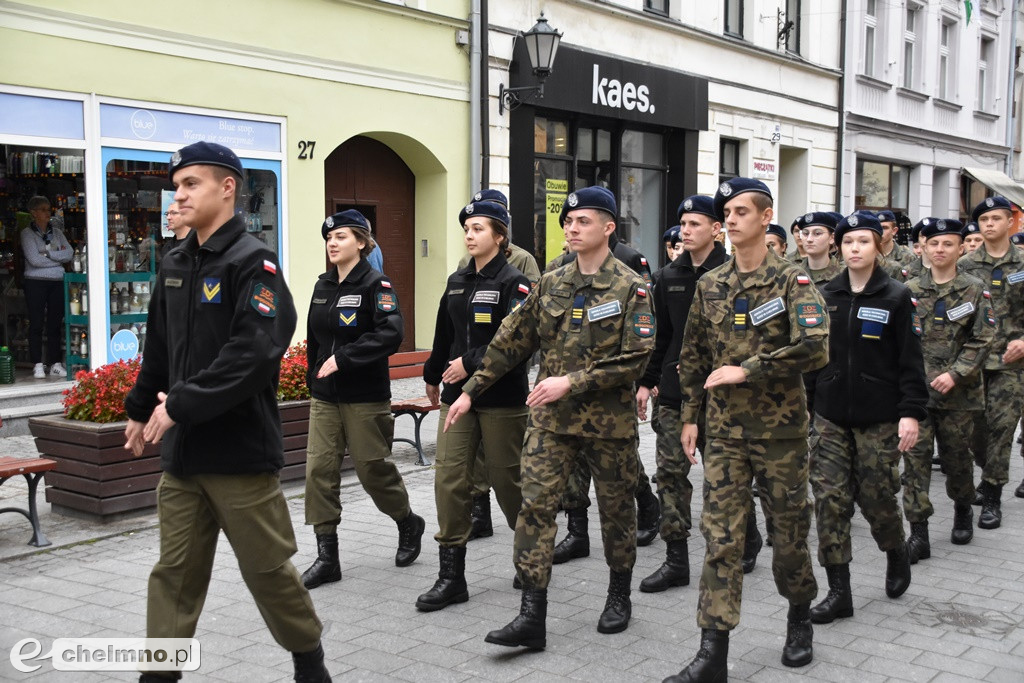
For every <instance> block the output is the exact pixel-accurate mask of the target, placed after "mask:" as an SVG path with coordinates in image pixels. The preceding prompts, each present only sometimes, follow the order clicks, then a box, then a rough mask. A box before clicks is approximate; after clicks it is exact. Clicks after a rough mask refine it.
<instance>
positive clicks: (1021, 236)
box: [1010, 232, 1024, 246]
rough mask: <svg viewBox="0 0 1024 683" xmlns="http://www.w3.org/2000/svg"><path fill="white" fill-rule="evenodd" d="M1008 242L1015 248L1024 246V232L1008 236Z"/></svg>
mask: <svg viewBox="0 0 1024 683" xmlns="http://www.w3.org/2000/svg"><path fill="white" fill-rule="evenodd" d="M1010 242H1011V243H1012V244H1016V245H1017V246H1020V245H1022V244H1024V232H1015V233H1013V234H1012V235H1010Z"/></svg>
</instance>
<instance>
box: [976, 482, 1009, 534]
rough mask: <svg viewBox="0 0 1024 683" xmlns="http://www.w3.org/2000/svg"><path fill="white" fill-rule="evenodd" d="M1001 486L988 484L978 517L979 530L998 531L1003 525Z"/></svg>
mask: <svg viewBox="0 0 1024 683" xmlns="http://www.w3.org/2000/svg"><path fill="white" fill-rule="evenodd" d="M1002 497H1003V486H1002V484H1000V485H999V486H996V485H995V484H989V485H988V487H986V489H985V499H984V500H983V501H982V502H981V514H980V515H978V528H979V529H998V528H999V525H1000V524H1002V523H1003V512H1002V510H1001V509H1000V507H1001V505H1002V501H1001V498H1002Z"/></svg>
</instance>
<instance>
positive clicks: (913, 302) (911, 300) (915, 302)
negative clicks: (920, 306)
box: [910, 297, 917, 307]
mask: <svg viewBox="0 0 1024 683" xmlns="http://www.w3.org/2000/svg"><path fill="white" fill-rule="evenodd" d="M910 303H912V304H914V306H915V307H916V306H917V299H915V298H914V297H910Z"/></svg>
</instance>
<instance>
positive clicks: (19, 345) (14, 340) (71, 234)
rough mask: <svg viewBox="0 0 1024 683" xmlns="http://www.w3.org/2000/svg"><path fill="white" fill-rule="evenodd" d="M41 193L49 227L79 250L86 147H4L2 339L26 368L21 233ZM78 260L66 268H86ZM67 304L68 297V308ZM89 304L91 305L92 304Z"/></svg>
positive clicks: (0, 163) (0, 185) (0, 151)
mask: <svg viewBox="0 0 1024 683" xmlns="http://www.w3.org/2000/svg"><path fill="white" fill-rule="evenodd" d="M37 195H38V196H43V197H46V198H47V199H48V200H49V201H50V210H51V214H52V215H51V217H50V219H49V225H50V226H52V227H54V228H57V229H59V230H60V231H61V232H63V233H64V235H65V237H67V240H68V242H69V243H70V245H71V246H72V247H73V248H75V249H78V250H81V249H82V247H83V246H84V244H85V237H86V229H85V226H86V222H85V151H84V150H81V149H63V148H53V147H46V148H40V147H29V146H18V145H2V146H0V337H2V340H0V343H2V344H3V345H4V346H7V347H9V348H10V350H11V353H12V355H13V357H14V360H15V363H16V364H17V365H19V366H22V367H31V363H30V359H29V354H28V310H27V307H26V305H25V296H24V292H23V290H22V284H23V279H24V273H25V258H24V252H23V249H22V246H21V232H22V230H25V229H29V228H30V226H31V224H32V215H31V214H30V213H29V212H28V201H29V200H30V199H31V198H32V197H35V196H37ZM76 262H77V264H78V265H77V266H73V265H72V264H71V263H69V264H68V266H67V268H68V269H72V268H74V267H77V268H78V269H81V268H82V262H81V255H80V254H79V256H78V258H77V259H76ZM68 303H69V302H68V300H65V306H67V305H68ZM85 305H86V306H87V307H88V302H86V304H85ZM77 332H78V330H76V334H77ZM64 341H66V340H64ZM67 360H68V359H67V357H66V356H65V357H64V358H63V359H62V363H63V364H64V365H65V367H68V368H69V370H70V369H71V365H72V363H69V362H65V361H67ZM48 362H53V359H49V360H48ZM83 367H84V366H83ZM78 369H82V368H81V367H79V368H78Z"/></svg>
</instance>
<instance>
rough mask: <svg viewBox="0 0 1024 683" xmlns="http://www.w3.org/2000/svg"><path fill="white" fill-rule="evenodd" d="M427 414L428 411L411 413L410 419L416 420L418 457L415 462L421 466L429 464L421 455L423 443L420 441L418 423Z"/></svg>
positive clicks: (420, 422)
mask: <svg viewBox="0 0 1024 683" xmlns="http://www.w3.org/2000/svg"><path fill="white" fill-rule="evenodd" d="M427 415H428V413H413V415H412V419H414V420H416V452H417V453H418V454H419V457H418V458H416V464H417V465H423V466H427V465H429V464H430V461H429V460H427V458H426V456H424V455H423V444H422V443H421V442H420V424H422V422H423V420H424V418H426V417H427Z"/></svg>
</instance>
